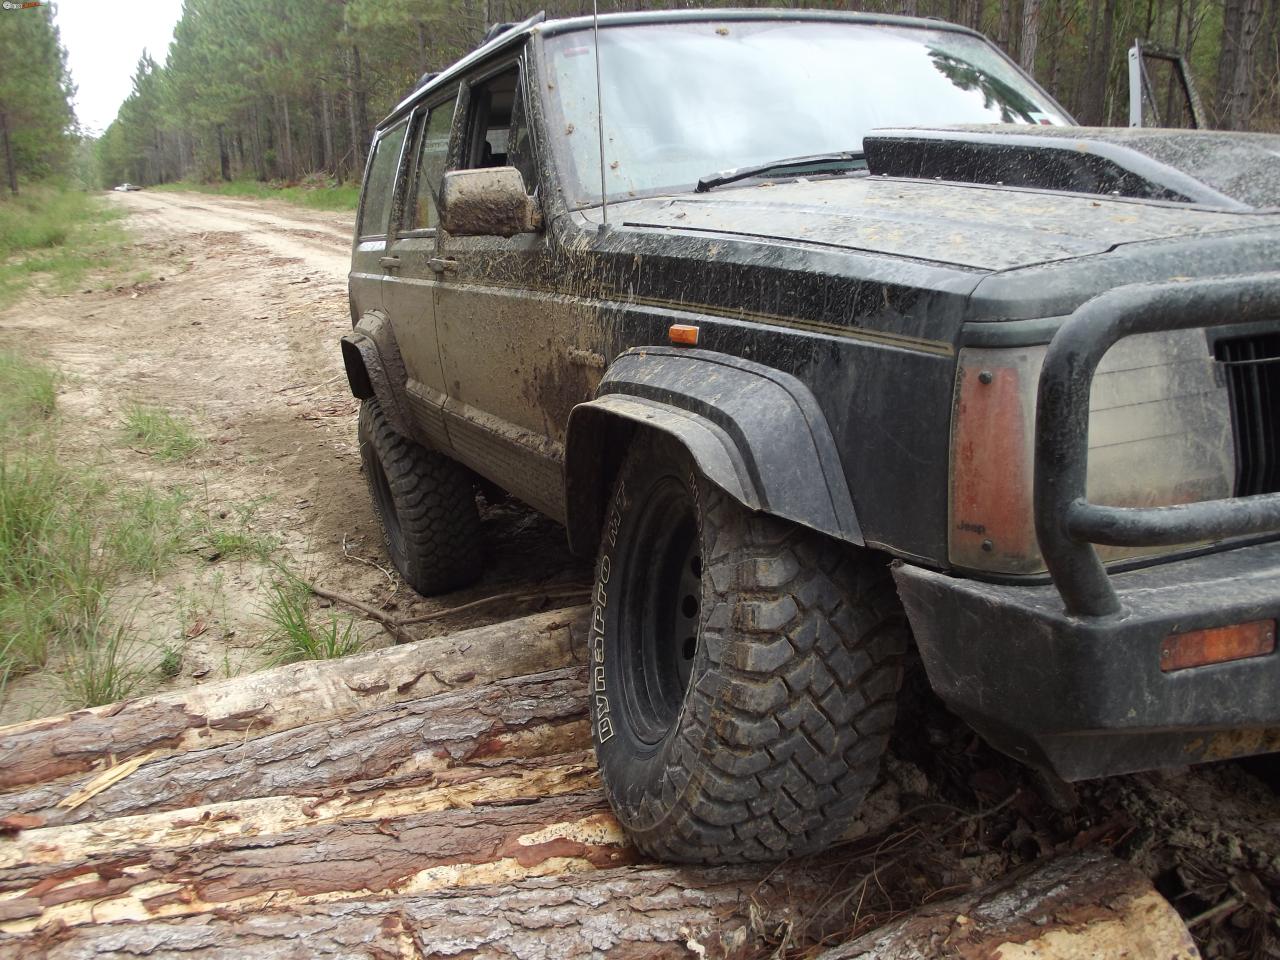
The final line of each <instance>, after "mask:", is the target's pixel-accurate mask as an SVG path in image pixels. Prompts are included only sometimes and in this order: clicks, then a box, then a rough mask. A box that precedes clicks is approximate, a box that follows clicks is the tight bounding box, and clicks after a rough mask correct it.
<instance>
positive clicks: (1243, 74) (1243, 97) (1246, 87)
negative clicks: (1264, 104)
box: [1218, 0, 1262, 130]
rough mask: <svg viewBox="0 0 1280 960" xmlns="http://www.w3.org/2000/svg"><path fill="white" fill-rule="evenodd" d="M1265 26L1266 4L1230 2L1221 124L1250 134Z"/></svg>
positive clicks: (1225, 16)
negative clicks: (1257, 51)
mask: <svg viewBox="0 0 1280 960" xmlns="http://www.w3.org/2000/svg"><path fill="white" fill-rule="evenodd" d="M1261 24H1262V0H1227V2H1226V6H1225V8H1224V10H1223V17H1222V50H1221V53H1220V55H1219V58H1218V123H1219V126H1221V127H1224V128H1225V129H1227V130H1247V129H1249V124H1250V120H1251V117H1252V113H1253V92H1254V69H1253V68H1254V48H1255V46H1256V44H1257V39H1258V30H1259V27H1260V26H1261Z"/></svg>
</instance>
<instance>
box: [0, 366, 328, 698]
mask: <svg viewBox="0 0 1280 960" xmlns="http://www.w3.org/2000/svg"><path fill="white" fill-rule="evenodd" d="M57 391H58V375H57V374H56V372H55V371H53V370H52V369H51V368H49V367H48V366H45V365H43V364H40V363H36V362H32V361H31V360H29V359H26V358H25V357H22V356H19V355H18V354H15V353H12V352H6V351H0V705H3V704H4V702H5V699H6V694H7V693H8V692H9V690H10V686H11V683H12V681H13V680H14V679H15V678H18V677H23V676H27V675H31V674H34V673H37V672H40V671H46V672H49V673H51V674H52V675H53V677H54V678H55V679H56V681H57V682H56V684H55V685H54V686H56V687H57V689H58V690H59V695H60V697H61V701H62V703H61V704H60V706H68V707H83V706H96V705H99V704H103V703H111V702H114V701H116V700H120V699H122V698H125V697H127V696H130V695H133V694H136V693H139V692H142V691H143V690H144V689H145V688H146V687H148V686H150V685H152V684H154V683H157V682H159V681H160V680H162V679H165V678H171V677H172V676H173V675H174V662H175V660H174V658H175V656H177V657H179V659H180V651H175V650H173V649H172V648H167V647H159V646H156V645H155V644H154V643H153V642H151V641H143V640H140V639H138V633H139V631H138V630H136V629H135V624H134V619H135V610H134V608H132V607H130V606H129V604H128V603H126V602H124V601H121V600H120V599H118V598H119V596H120V595H121V592H120V589H119V588H120V587H121V585H122V584H135V583H137V582H138V581H139V580H141V581H142V583H144V584H145V583H146V582H147V581H148V580H150V581H151V582H153V583H154V582H155V581H156V580H157V578H159V577H160V576H162V575H163V574H165V573H166V572H167V571H169V570H170V569H172V568H173V566H174V564H175V563H176V562H177V561H178V560H179V558H180V557H181V556H184V555H190V554H202V555H203V556H204V559H205V560H206V561H209V562H212V561H213V560H217V559H240V560H245V559H249V560H254V561H258V562H262V563H269V562H271V557H272V554H273V552H274V551H275V550H276V549H277V548H278V542H277V540H276V538H275V537H273V536H271V535H268V534H265V533H262V532H261V531H259V530H258V529H257V521H256V515H257V512H258V510H259V508H260V506H261V504H262V503H263V502H264V500H258V501H255V502H252V503H248V504H232V505H230V506H228V507H226V508H224V509H215V508H213V507H211V506H210V505H209V503H208V502H207V496H206V498H205V499H204V500H203V501H201V500H198V499H197V498H196V497H195V496H194V495H193V494H192V493H191V492H190V491H189V490H187V489H185V488H183V487H181V486H176V485H172V484H164V483H161V482H157V481H142V480H136V479H133V478H127V477H126V478H120V477H118V476H116V475H115V473H114V472H113V471H111V470H110V469H109V467H107V466H104V465H103V464H101V463H92V464H90V463H85V462H83V460H81V459H78V458H76V457H74V456H71V455H69V454H67V453H66V452H65V451H64V450H63V449H62V448H61V447H60V444H59V435H58V434H59V417H58V408H57ZM143 414H145V415H143ZM126 421H127V423H128V424H129V430H128V436H127V438H126V442H129V443H146V444H147V445H148V448H149V449H151V450H152V455H153V456H155V457H156V458H157V459H160V460H174V459H177V458H179V457H181V456H189V455H190V452H191V451H192V450H194V449H198V443H199V441H198V440H195V439H193V438H195V433H194V430H193V429H192V428H191V426H190V424H187V423H186V421H183V420H180V419H179V418H176V417H173V416H172V415H170V414H168V413H167V412H165V411H163V410H158V409H156V408H142V407H132V408H130V411H129V413H128V414H127V416H126ZM142 425H145V426H146V427H147V429H145V430H143V429H141V427H142ZM134 592H135V593H136V590H135V591H134ZM150 592H151V589H150V588H148V589H147V590H145V591H144V593H150ZM127 594H128V591H126V595H127ZM180 612H181V611H177V610H175V613H180ZM303 639H304V640H305V639H306V638H305V637H304V638H303ZM313 639H314V646H315V648H316V649H317V650H324V649H331V650H334V651H335V653H334V654H333V655H341V651H344V650H347V649H350V648H352V642H353V641H352V632H351V631H350V630H346V631H342V630H339V629H338V628H336V627H335V629H334V630H333V631H332V633H331V635H330V636H328V638H327V639H326V636H325V634H324V632H323V631H316V632H315V633H314V638H313ZM42 709H43V708H42Z"/></svg>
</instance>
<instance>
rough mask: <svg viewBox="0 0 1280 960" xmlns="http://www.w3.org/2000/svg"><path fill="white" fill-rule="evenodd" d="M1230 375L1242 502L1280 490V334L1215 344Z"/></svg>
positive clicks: (1238, 479)
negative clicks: (1247, 498) (1254, 495)
mask: <svg viewBox="0 0 1280 960" xmlns="http://www.w3.org/2000/svg"><path fill="white" fill-rule="evenodd" d="M1213 353H1214V357H1215V358H1216V359H1217V360H1218V361H1219V362H1220V363H1221V364H1222V365H1223V367H1224V368H1225V370H1226V374H1227V388H1228V393H1229V394H1230V397H1231V426H1232V429H1233V431H1234V433H1235V446H1236V487H1235V494H1236V496H1237V497H1247V496H1252V495H1253V494H1256V493H1275V492H1277V491H1280V432H1278V431H1280V333H1262V334H1257V335H1255V336H1249V337H1232V338H1230V339H1227V340H1219V341H1218V342H1217V343H1216V344H1214V349H1213Z"/></svg>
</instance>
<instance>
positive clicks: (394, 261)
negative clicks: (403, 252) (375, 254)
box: [378, 257, 400, 270]
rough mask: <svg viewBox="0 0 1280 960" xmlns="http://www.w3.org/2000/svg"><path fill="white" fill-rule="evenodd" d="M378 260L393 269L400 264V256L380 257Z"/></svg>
mask: <svg viewBox="0 0 1280 960" xmlns="http://www.w3.org/2000/svg"><path fill="white" fill-rule="evenodd" d="M378 262H379V263H380V264H382V265H383V266H384V267H386V268H387V269H388V270H391V269H392V268H394V267H398V266H400V258H399V257H379V258H378Z"/></svg>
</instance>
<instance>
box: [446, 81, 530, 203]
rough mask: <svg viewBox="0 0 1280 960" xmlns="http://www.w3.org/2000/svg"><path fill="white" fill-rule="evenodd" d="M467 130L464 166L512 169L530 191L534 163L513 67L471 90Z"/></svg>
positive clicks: (522, 100) (518, 83)
mask: <svg viewBox="0 0 1280 960" xmlns="http://www.w3.org/2000/svg"><path fill="white" fill-rule="evenodd" d="M468 130H469V133H468V141H467V149H466V151H465V152H464V155H463V157H462V161H463V162H462V165H463V166H464V167H468V168H475V167H515V168H516V169H517V170H519V171H520V174H521V176H523V177H524V185H525V189H526V190H529V191H530V192H533V190H534V188H535V186H536V185H537V177H536V164H535V162H534V156H533V143H532V141H531V138H530V136H529V126H528V123H527V122H526V120H525V111H524V97H523V96H522V94H521V85H520V73H519V71H518V70H517V69H516V68H514V67H513V68H512V69H510V70H506V71H503V72H502V73H500V74H498V75H497V76H495V77H491V78H490V79H488V80H485V81H484V82H483V83H479V84H477V85H476V86H475V87H474V88H473V90H472V94H471V109H470V120H469V122H468Z"/></svg>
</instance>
